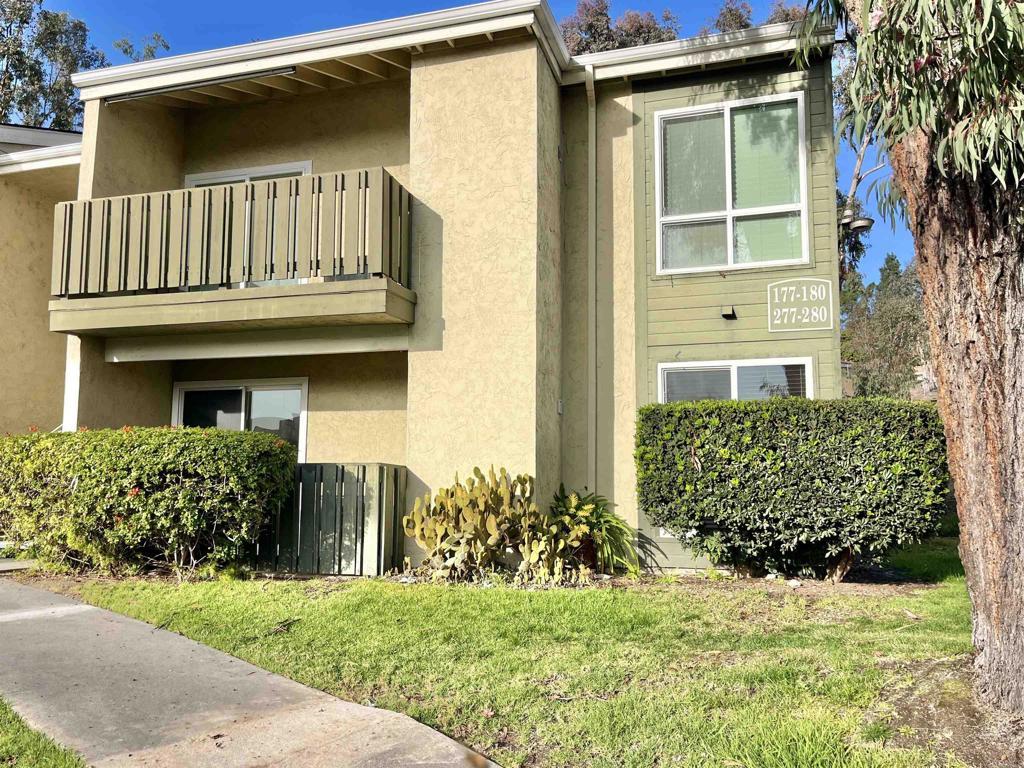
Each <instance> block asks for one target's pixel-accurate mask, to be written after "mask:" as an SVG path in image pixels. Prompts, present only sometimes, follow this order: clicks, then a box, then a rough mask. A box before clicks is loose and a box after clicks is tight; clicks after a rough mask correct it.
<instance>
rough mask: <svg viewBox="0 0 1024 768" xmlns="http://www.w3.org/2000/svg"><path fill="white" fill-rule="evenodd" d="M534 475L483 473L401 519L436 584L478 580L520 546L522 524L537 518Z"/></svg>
mask: <svg viewBox="0 0 1024 768" xmlns="http://www.w3.org/2000/svg"><path fill="white" fill-rule="evenodd" d="M533 493H534V483H533V478H532V477H530V476H529V475H517V476H516V477H512V475H510V474H509V473H508V471H507V470H506V469H505V468H504V467H502V468H501V469H500V470H499V471H498V473H497V474H496V473H495V471H494V467H491V468H490V470H488V472H487V475H486V476H485V475H484V473H483V472H481V471H480V468H479V467H475V468H474V469H473V474H472V476H471V477H469V478H468V479H467V480H466V482H465V484H463V483H461V482H460V481H459V478H458V476H456V478H455V484H454V485H451V486H449V487H447V488H440V489H438V491H437V493H436V494H435V495H434V497H433V499H431V497H430V494H425V495H424V496H423V497H422V498H418V499H416V502H415V504H414V506H413V509H412V512H410V513H409V514H408V515H406V516H405V517H404V518H403V519H402V525H403V527H404V529H405V534H406V536H409V537H410V538H412V539H414V540H415V541H416V544H417V545H418V546H419V547H420V549H422V550H423V551H424V552H425V553H426V558H425V560H424V563H423V564H424V565H425V566H426V567H428V568H429V569H430V571H431V572H432V574H433V576H434V577H435V578H437V579H443V580H448V581H465V580H479V579H480V578H482V577H483V575H484V574H486V573H487V572H489V571H492V570H493V569H494V568H495V567H496V566H497V565H499V564H500V563H501V560H502V558H503V557H504V556H505V554H506V552H508V551H509V550H512V551H514V550H515V548H516V547H517V546H518V545H519V532H520V530H521V521H522V520H523V519H524V518H526V517H529V516H531V515H536V514H537V505H536V504H535V503H534V500H533Z"/></svg>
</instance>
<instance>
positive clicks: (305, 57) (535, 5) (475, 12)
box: [72, 0, 569, 101]
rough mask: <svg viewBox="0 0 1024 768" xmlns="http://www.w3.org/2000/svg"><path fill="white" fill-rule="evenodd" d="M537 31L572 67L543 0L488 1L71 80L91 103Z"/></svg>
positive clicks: (558, 63) (559, 65)
mask: <svg viewBox="0 0 1024 768" xmlns="http://www.w3.org/2000/svg"><path fill="white" fill-rule="evenodd" d="M515 27H524V28H530V27H533V28H534V31H535V33H536V34H537V35H538V37H540V38H541V40H542V44H543V45H544V47H545V48H546V49H547V50H546V51H545V52H546V53H547V54H548V56H549V58H552V59H553V61H552V65H553V67H555V68H556V69H557V70H558V71H561V70H562V69H564V68H565V67H566V66H567V64H568V61H569V55H568V52H567V51H566V49H565V44H564V43H563V42H562V40H561V35H560V34H559V32H558V25H557V24H556V23H555V20H554V17H553V16H552V14H551V10H550V8H548V6H547V3H546V2H545V0H491V2H485V3H478V4H475V5H467V6H461V7H458V8H451V9H446V10H442V11H433V12H430V13H422V14H416V15H413V16H403V17H400V18H397V19H387V20H385V21H378V22H372V23H369V24H358V25H354V26H350V27H342V28H339V29H333V30H327V31H324V32H314V33H310V34H305V35H295V36H292V37H284V38H279V39H276V40H268V41H265V42H258V43H247V44H245V45H237V46H231V47H228V48H217V49H214V50H210V51H201V52H198V53H190V54H184V55H181V56H170V57H166V58H159V59H153V60H151V61H145V62H139V63H135V64H123V65H121V66H117V67H108V68H105V69H98V70H92V71H89V72H80V73H78V74H76V75H74V76H73V78H72V81H73V82H74V84H75V85H76V86H77V87H78V88H79V89H81V94H82V99H83V100H85V101H89V100H91V99H96V98H107V97H110V96H117V95H122V94H129V93H134V92H139V91H143V90H147V89H150V88H154V87H161V88H162V87H168V86H174V85H178V84H180V85H181V86H182V87H185V86H187V85H189V84H195V83H199V82H203V81H205V80H210V79H214V78H218V77H225V76H233V75H235V74H244V73H246V72H254V73H255V72H260V71H266V70H269V69H273V68H276V67H281V66H294V65H296V64H302V63H305V62H309V61H317V60H319V59H322V58H333V57H336V56H344V55H352V54H356V53H371V52H374V51H383V50H387V49H389V48H390V49H394V48H399V47H407V46H413V45H417V44H424V43H429V42H433V41H443V40H446V39H449V38H451V37H466V36H470V35H482V34H486V33H488V32H499V31H502V30H505V29H509V28H515Z"/></svg>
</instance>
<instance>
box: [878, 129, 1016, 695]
mask: <svg viewBox="0 0 1024 768" xmlns="http://www.w3.org/2000/svg"><path fill="white" fill-rule="evenodd" d="M933 158H934V148H933V146H932V142H930V141H929V139H928V137H927V136H925V135H924V134H923V133H918V134H916V135H913V136H911V137H910V138H908V139H906V140H904V141H903V142H902V143H901V144H899V145H897V146H895V147H894V148H893V151H892V152H891V158H890V159H891V161H892V166H893V178H894V181H895V182H896V183H897V185H898V186H899V188H900V189H901V190H902V192H903V193H904V196H905V198H906V201H907V212H908V221H909V224H910V228H911V231H912V234H913V236H914V244H915V249H916V252H917V260H918V274H919V276H920V279H921V286H922V289H923V292H924V309H925V315H926V318H927V320H928V330H929V336H930V339H931V353H932V360H933V364H934V366H935V370H936V373H937V378H938V384H939V408H940V412H941V414H942V417H943V421H944V422H945V428H946V441H947V446H948V453H949V468H950V474H951V475H952V478H953V483H954V488H955V494H956V502H957V511H958V514H959V517H960V556H961V559H962V560H963V564H964V570H965V572H966V576H967V588H968V591H969V592H970V597H971V604H972V613H973V620H974V623H973V626H974V645H975V648H976V651H977V656H976V658H975V669H976V673H977V677H976V680H977V688H978V692H979V693H980V694H981V695H982V697H983V699H985V700H987V701H989V702H990V703H992V704H994V705H996V706H997V707H999V708H1001V709H1003V710H1006V711H1008V712H1011V713H1013V714H1016V715H1022V714H1024V338H1022V335H1024V237H1022V235H1021V232H1020V231H1019V229H1018V228H1017V227H1015V226H1014V225H1012V223H1011V222H1010V219H1009V216H1008V215H1007V211H1008V208H1009V205H1008V203H1015V204H1017V205H1020V204H1022V201H1021V199H1020V198H1019V197H1016V196H1015V195H1014V194H1013V193H1008V192H1007V191H1006V190H1000V189H999V188H997V186H996V184H995V182H994V181H992V182H984V181H972V180H969V179H963V178H957V179H947V178H944V177H942V176H941V175H940V174H938V173H937V172H936V171H935V170H934V168H933ZM1015 197H1016V199H1015Z"/></svg>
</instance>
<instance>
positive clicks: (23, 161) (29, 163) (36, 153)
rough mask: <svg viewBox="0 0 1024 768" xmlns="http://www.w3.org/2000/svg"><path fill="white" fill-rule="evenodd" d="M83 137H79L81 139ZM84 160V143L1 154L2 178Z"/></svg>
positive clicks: (0, 168) (0, 174)
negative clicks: (5, 175) (6, 175)
mask: <svg viewBox="0 0 1024 768" xmlns="http://www.w3.org/2000/svg"><path fill="white" fill-rule="evenodd" d="M80 138H81V137H79V139H80ZM81 159H82V143H81V141H80V140H79V141H77V142H75V143H74V144H58V145H56V146H52V147H40V148H38V149H26V150H24V151H20V152H11V153H10V154H6V155H5V154H2V153H0V176H2V175H4V174H9V173H24V172H26V171H40V170H43V169H45V168H56V167H59V166H62V165H77V164H78V163H80V162H81Z"/></svg>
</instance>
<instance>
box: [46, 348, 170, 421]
mask: <svg viewBox="0 0 1024 768" xmlns="http://www.w3.org/2000/svg"><path fill="white" fill-rule="evenodd" d="M67 366H68V369H69V370H70V372H71V378H72V379H77V382H78V401H77V419H73V420H69V414H68V412H67V409H65V422H64V429H65V430H73V429H78V428H81V427H88V428H89V429H117V428H118V427H123V426H125V425H132V426H137V427H160V426H165V425H167V424H170V423H171V389H172V386H171V365H170V363H166V362H153V363H108V362H106V360H105V359H104V340H103V339H101V338H97V337H80V336H68V337H67ZM70 396H71V397H74V390H70Z"/></svg>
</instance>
